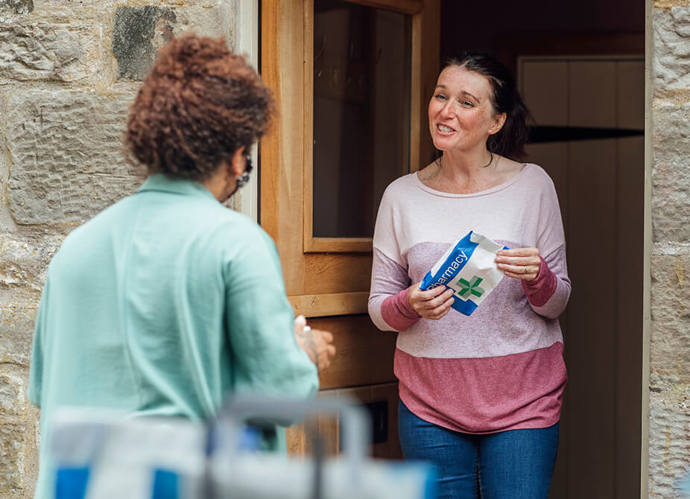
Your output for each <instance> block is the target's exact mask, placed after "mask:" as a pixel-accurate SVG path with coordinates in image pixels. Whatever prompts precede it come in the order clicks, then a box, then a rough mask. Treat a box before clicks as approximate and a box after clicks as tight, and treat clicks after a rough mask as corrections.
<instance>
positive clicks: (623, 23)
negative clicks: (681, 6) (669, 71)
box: [441, 0, 645, 66]
mask: <svg viewBox="0 0 690 499" xmlns="http://www.w3.org/2000/svg"><path fill="white" fill-rule="evenodd" d="M644 29H645V9H644V3H643V2H630V1H628V0H607V1H605V2H602V1H601V0H580V1H578V2H535V1H531V2H515V1H511V0H495V1H493V2H461V1H458V0H442V2H441V61H444V60H446V59H447V58H449V57H453V56H457V55H459V54H461V53H462V52H463V51H464V50H484V51H490V52H494V53H497V54H500V53H501V52H503V51H504V50H505V49H504V47H502V46H501V43H502V41H503V40H504V39H505V38H506V35H519V34H526V33H544V34H546V33H552V34H553V36H554V38H557V37H558V36H560V35H564V34H566V35H569V34H583V33H587V34H588V35H597V34H612V33H640V34H642V36H643V37H644ZM503 62H504V63H506V64H510V65H511V66H512V62H511V61H503Z"/></svg>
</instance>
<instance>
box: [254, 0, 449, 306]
mask: <svg viewBox="0 0 690 499" xmlns="http://www.w3.org/2000/svg"><path fill="white" fill-rule="evenodd" d="M357 3H364V4H367V5H372V6H378V7H381V6H387V7H390V6H391V5H395V6H396V7H395V9H396V10H398V11H402V12H405V13H408V14H411V15H412V50H411V57H412V60H411V64H412V67H413V68H417V69H418V71H413V72H412V73H413V75H414V74H418V75H419V76H418V77H413V78H412V81H411V109H410V122H411V123H410V146H411V147H410V166H411V169H412V170H417V169H418V168H419V167H420V166H421V164H422V163H424V162H425V161H424V158H429V157H430V156H431V153H432V144H431V141H430V139H429V138H428V134H425V133H423V132H422V130H426V107H427V106H426V102H427V99H428V98H429V96H430V95H431V92H432V91H433V87H434V85H435V80H436V76H437V72H438V65H439V51H440V35H439V30H438V26H439V25H440V3H439V0H423V1H422V0H405V1H402V2H398V1H397V0H396V1H392V0H376V1H374V0H371V1H370V0H357ZM420 9H421V10H420ZM312 11H313V0H263V1H262V2H261V20H260V24H261V73H262V78H263V80H264V82H265V83H266V84H267V85H268V86H269V87H270V88H271V89H272V90H273V92H274V97H275V100H276V105H277V109H278V113H277V116H276V118H275V120H274V122H273V125H272V127H271V129H270V131H269V133H267V135H266V136H265V137H264V139H263V140H262V142H261V146H260V151H261V163H262V167H261V186H260V207H261V209H260V224H261V226H262V227H263V228H264V230H266V232H268V234H269V235H270V236H271V237H272V238H273V239H274V240H275V242H276V245H277V248H278V252H279V254H280V257H281V260H282V262H283V273H284V277H285V283H286V289H287V293H288V296H289V297H290V300H291V302H292V304H293V306H294V307H295V309H296V311H297V312H299V313H304V314H305V315H309V316H328V315H343V314H354V313H366V301H367V297H368V282H367V283H363V282H359V281H357V283H356V284H354V285H353V286H349V288H348V286H343V289H336V288H335V287H333V289H330V287H328V286H318V285H317V286H315V285H314V283H313V282H307V281H308V279H307V278H305V276H306V275H307V272H308V271H309V269H308V268H307V266H308V265H310V266H311V268H313V267H314V266H318V267H319V268H324V267H327V266H329V265H332V263H333V262H335V261H336V259H338V258H339V259H340V260H338V262H339V263H338V267H339V268H338V269H337V272H335V273H334V274H333V276H332V277H331V279H333V280H337V279H338V278H342V279H347V278H348V277H350V276H348V275H346V274H347V273H346V272H345V269H346V268H347V267H348V265H349V264H348V263H347V262H348V261H350V262H352V265H353V268H354V267H356V268H357V272H359V273H361V272H363V269H364V268H365V267H366V266H367V265H370V259H371V256H370V251H371V239H370V238H369V239H362V240H359V239H358V240H354V241H347V240H344V239H338V240H336V241H325V242H317V244H315V245H314V244H311V243H310V242H309V238H307V237H305V232H306V231H307V230H310V227H311V222H312V221H311V219H309V220H307V219H308V218H309V217H310V216H311V207H309V209H308V210H307V209H305V205H306V201H305V200H306V199H307V196H308V195H309V194H310V192H311V176H310V175H309V174H310V173H311V172H312V169H311V168H312V138H313V137H312V134H313V131H312V129H311V124H312V99H313V96H312V95H311V88H312V81H311V79H312V71H313V68H312V66H311V64H312V62H311V57H305V54H311V53H312V51H313V41H312V37H313V26H312V17H313V12H312ZM427 34H429V35H427ZM310 197H311V196H310V195H309V198H310ZM309 234H311V233H310V232H309ZM308 252H321V253H320V254H316V255H313V256H314V258H310V259H309V260H308V261H307V258H306V257H305V255H306V254H307V253H308ZM327 253H328V254H327ZM334 253H341V255H340V256H339V255H337V254H334ZM306 256H308V255H306ZM343 262H345V263H343ZM360 280H362V279H360ZM315 288H319V290H316V289H315ZM354 288H356V289H354Z"/></svg>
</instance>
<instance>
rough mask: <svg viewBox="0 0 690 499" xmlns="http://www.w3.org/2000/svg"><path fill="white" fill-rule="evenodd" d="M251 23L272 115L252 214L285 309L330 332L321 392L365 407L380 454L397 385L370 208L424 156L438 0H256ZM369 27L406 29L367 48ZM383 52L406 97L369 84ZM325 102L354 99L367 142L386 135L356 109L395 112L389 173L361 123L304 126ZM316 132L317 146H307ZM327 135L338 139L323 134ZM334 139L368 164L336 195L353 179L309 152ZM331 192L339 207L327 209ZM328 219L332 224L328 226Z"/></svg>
mask: <svg viewBox="0 0 690 499" xmlns="http://www.w3.org/2000/svg"><path fill="white" fill-rule="evenodd" d="M315 2H316V4H315ZM353 6H356V8H357V9H359V10H356V12H354V13H351V14H347V15H350V16H351V17H349V18H348V19H350V20H351V21H352V22H349V24H348V26H347V27H344V26H342V25H341V24H338V23H337V22H336V23H334V24H333V25H331V26H329V27H328V29H327V31H326V33H327V34H328V37H326V36H324V35H320V34H319V33H323V29H321V28H319V26H318V25H317V26H316V29H315V23H316V22H317V21H318V19H315V12H316V13H317V15H320V12H322V11H324V12H325V11H329V9H330V10H334V11H337V10H339V9H340V10H342V11H347V12H350V11H351V10H352V8H353ZM365 8H366V9H374V10H377V12H376V13H374V14H372V13H371V12H363V11H362V10H361V9H365ZM319 9H321V10H319ZM326 14H327V15H326V17H325V19H326V20H325V21H324V22H329V21H328V19H331V17H332V16H331V12H330V11H329V12H326ZM355 17H356V19H355ZM372 19H373V21H372ZM355 20H357V23H359V24H357V23H355ZM260 24H261V73H262V77H263V79H264V81H265V82H266V83H267V84H268V85H269V86H270V87H271V88H272V89H273V91H274V94H275V98H276V101H277V107H278V116H277V119H276V121H275V123H274V125H273V127H272V129H271V130H270V132H269V133H268V134H267V136H266V137H265V138H264V139H263V140H262V143H261V147H260V155H261V159H260V186H259V190H260V206H259V221H260V224H261V226H262V227H263V228H264V229H265V230H266V231H267V232H268V233H269V234H270V235H271V236H272V237H273V239H274V240H275V241H276V245H277V247H278V251H279V253H280V257H281V261H282V265H283V274H284V278H285V283H286V288H287V293H288V296H289V299H290V302H291V303H292V305H293V307H294V309H295V312H296V313H297V314H304V315H305V316H306V317H307V318H308V320H309V323H310V324H311V325H312V326H313V327H316V328H320V329H326V330H329V331H332V332H333V334H334V336H335V345H336V347H337V349H338V355H337V356H336V358H335V360H334V362H333V364H332V366H331V368H330V369H329V370H328V371H327V372H326V373H324V374H323V375H322V376H321V389H322V395H323V396H339V394H340V393H344V391H346V392H347V393H348V394H349V395H352V396H355V397H357V398H359V399H360V400H362V401H363V402H364V403H367V404H369V405H368V407H369V408H370V409H372V413H373V414H374V415H375V416H376V418H377V420H378V422H379V423H380V424H381V425H382V428H383V431H384V432H385V433H386V434H387V437H386V439H385V441H381V438H379V441H378V443H377V444H376V445H375V446H374V450H375V453H376V454H378V455H385V456H389V457H390V456H395V455H399V448H398V444H397V435H396V433H397V432H396V428H395V424H396V423H395V422H396V420H397V418H396V417H395V415H396V414H397V386H396V384H395V377H394V375H393V369H392V360H393V350H394V348H395V334H392V333H381V332H379V331H378V330H376V328H375V327H374V325H373V324H372V323H371V321H370V320H369V318H368V316H367V297H368V293H369V285H370V273H371V236H372V235H373V232H372V228H373V220H372V216H373V215H372V212H373V213H374V214H375V208H376V206H375V204H377V203H378V199H377V196H378V197H380V194H381V193H382V189H383V187H385V185H383V184H384V183H385V180H386V178H390V177H391V176H393V178H394V177H395V176H399V175H402V174H404V173H406V172H409V171H410V170H416V169H418V168H419V167H420V165H421V164H423V163H425V162H426V160H427V159H428V158H429V157H430V156H431V144H430V141H429V139H428V134H427V133H426V103H427V102H428V98H429V97H430V95H431V92H432V91H433V86H434V84H435V78H436V74H437V71H438V59H439V34H438V33H439V30H438V26H439V2H438V0H402V1H396V0H361V1H349V2H345V1H339V0H263V1H262V3H261V21H260ZM372 25H376V27H377V28H378V27H379V26H383V29H389V30H392V29H396V28H395V26H396V25H399V26H402V28H400V29H401V30H402V32H403V34H402V35H396V37H397V38H396V37H393V39H394V40H400V39H401V38H400V36H405V30H407V29H409V32H408V33H409V40H408V42H406V43H400V45H401V46H400V47H397V48H396V47H395V46H393V45H391V43H394V42H391V41H390V39H391V37H380V36H379V37H378V38H376V37H374V39H376V40H383V39H385V40H388V41H386V42H384V41H379V42H376V44H375V46H374V49H372V50H369V49H367V48H366V46H365V45H362V44H360V42H358V41H357V40H358V39H357V38H356V37H357V36H364V37H369V38H368V39H372V36H371V33H372V29H373V28H372ZM319 29H321V31H319ZM343 31H347V32H348V33H349V34H350V35H352V36H353V37H355V38H354V41H348V42H347V44H346V45H345V49H346V55H345V58H346V59H347V60H346V61H338V60H337V58H333V57H332V56H330V57H331V62H330V63H328V64H326V63H324V62H323V60H322V57H323V55H324V54H325V53H329V51H330V50H332V49H333V47H334V46H337V45H343V42H342V40H341V39H340V38H338V37H337V35H338V33H340V32H343ZM315 32H316V36H315ZM396 33H397V32H396ZM315 47H316V49H317V51H316V53H315ZM387 53H388V54H391V55H390V56H389V58H391V59H393V60H395V61H397V63H396V64H398V66H396V68H397V69H396V71H400V70H401V68H402V67H403V66H401V65H404V64H407V66H406V67H408V68H409V81H408V88H407V90H406V93H404V92H403V93H398V94H396V93H395V92H398V90H397V89H393V88H391V87H387V88H379V87H380V86H381V85H378V86H377V82H379V81H387V80H385V76H386V75H385V74H381V73H382V71H381V70H377V69H376V68H377V67H378V66H377V64H378V63H379V62H380V60H381V58H382V57H384V56H385V55H386V54H387ZM400 53H408V54H409V56H407V57H409V60H406V58H405V57H402V58H401V57H400ZM315 63H316V67H317V68H318V69H317V71H315V69H314V68H315ZM366 68H374V69H373V71H374V76H373V77H367V76H366V74H365V70H366ZM376 71H378V73H377V72H376ZM324 75H326V76H324ZM352 75H355V76H352ZM357 75H360V76H361V78H364V80H361V78H360V76H357ZM362 75H363V76H362ZM324 78H326V79H325V80H324ZM367 78H369V79H367ZM362 81H364V83H362ZM315 82H316V83H315ZM385 85H389V83H386V84H385ZM387 89H388V90H390V91H392V92H393V94H394V95H398V96H400V97H399V98H398V101H399V102H398V104H397V105H392V103H391V100H390V92H386V90H387ZM315 92H316V94H319V93H320V94H321V95H326V98H329V99H331V101H332V102H331V101H329V102H330V104H329V102H325V101H324V100H323V99H322V100H319V99H318V98H315ZM376 92H379V93H376ZM372 95H374V97H372ZM336 101H337V102H340V103H342V102H343V101H346V102H354V103H355V104H357V103H359V104H357V105H358V106H359V107H358V108H357V109H358V111H356V112H357V113H359V114H357V115H356V117H355V118H354V119H355V120H359V121H358V123H360V125H361V126H362V127H368V128H367V129H368V130H371V133H372V134H373V135H374V136H375V137H376V140H374V139H372V140H371V141H370V142H375V143H377V144H378V143H379V142H386V141H388V139H386V138H385V133H386V131H385V129H384V128H383V127H380V126H378V125H376V124H375V123H372V120H374V118H371V119H369V118H368V117H367V115H366V113H367V112H372V113H374V112H377V111H383V112H387V111H391V112H393V111H396V109H395V108H399V109H400V110H402V113H403V114H402V118H401V119H404V122H405V127H404V130H403V138H404V140H403V141H402V142H401V139H400V138H397V139H391V140H393V143H394V145H395V150H396V151H397V153H399V154H396V155H395V158H396V159H395V161H393V163H394V166H393V168H394V171H391V170H390V169H389V170H387V171H384V169H383V168H384V164H385V163H386V162H385V161H384V158H381V157H378V156H377V154H378V155H379V156H380V153H377V152H376V151H377V149H376V148H373V149H369V148H368V144H367V143H366V142H367V135H366V134H363V133H360V132H361V130H358V129H355V128H353V127H352V126H350V127H349V128H348V127H341V128H343V129H342V130H339V133H338V134H333V133H331V132H332V130H331V129H330V128H327V127H321V128H317V129H316V130H315V117H316V121H318V120H320V119H321V117H323V116H324V115H325V118H326V119H327V118H328V113H324V112H323V109H322V108H320V107H319V106H329V105H331V104H333V102H336ZM337 102H336V103H337ZM378 108H382V109H378ZM342 112H343V111H342V106H340V107H338V108H334V111H333V113H334V114H335V113H341V114H342ZM345 112H350V111H347V110H346V111H345ZM372 116H373V115H372ZM397 121H398V122H399V121H400V120H397ZM324 128H325V130H324ZM322 132H323V133H322ZM329 133H330V135H329ZM319 134H320V135H319ZM317 135H318V136H319V138H318V141H320V142H317V144H316V146H315V141H317ZM334 135H338V136H337V137H336V138H335V139H334V138H333V137H334ZM353 137H355V138H358V139H357V140H359V142H358V143H357V144H356V145H355V146H353V145H352V144H350V143H349V142H348V140H350V139H351V138H353ZM336 139H338V142H337V143H336V144H335V145H334V146H333V147H338V148H340V149H339V150H342V151H343V153H342V154H343V155H345V156H344V157H346V158H347V159H348V160H361V161H364V162H366V164H367V165H368V170H370V171H371V174H370V175H367V170H366V169H365V171H364V173H362V171H361V170H362V169H361V168H360V171H359V173H357V175H360V177H361V178H359V180H358V182H359V183H356V182H355V183H354V184H355V185H349V191H347V192H341V191H342V190H343V189H345V188H346V187H348V184H352V183H353V182H352V181H351V180H352V179H351V178H349V177H348V175H347V174H344V175H343V174H341V177H340V178H338V179H337V180H336V179H335V178H334V175H338V172H337V171H333V169H332V164H331V161H329V160H328V158H330V157H331V156H329V155H328V154H329V153H330V151H329V148H328V147H327V148H326V149H325V151H324V148H323V147H322V148H321V149H319V150H317V147H318V146H320V145H321V144H322V143H323V142H326V143H327V144H330V143H331V142H334V141H335V140H336ZM348 148H349V149H348ZM360 148H361V149H362V150H366V151H369V152H368V153H366V156H367V157H363V158H358V157H357V155H356V154H355V152H356V150H358V149H360ZM353 151H354V152H353ZM372 151H373V152H372ZM315 158H317V160H315ZM324 158H326V159H324ZM346 172H347V171H346ZM384 173H385V174H384ZM386 176H387V177H386ZM315 179H316V180H315ZM390 180H392V178H390ZM315 182H316V184H315ZM315 185H316V186H317V187H318V188H316V187H315ZM382 186H383V187H382ZM333 188H335V189H336V190H335V191H333V193H332V194H327V195H325V196H324V195H323V192H324V190H327V189H333ZM337 189H340V191H339V190H337ZM328 192H331V191H328ZM335 197H338V199H339V200H340V201H339V203H340V204H335V205H333V204H330V205H329V204H328V203H329V202H330V201H332V199H331V198H335ZM315 200H316V201H315ZM319 203H320V204H319ZM324 206H326V207H325V208H324ZM361 206H366V207H368V208H367V209H366V210H361V209H360V210H359V211H358V213H360V212H361V213H362V214H363V215H362V217H361V218H362V220H363V222H362V223H361V224H360V225H358V226H355V227H354V228H352V227H350V225H351V224H350V222H351V220H350V219H349V218H348V216H347V215H348V212H347V210H348V209H350V208H349V207H351V208H352V212H353V213H354V212H355V211H356V210H355V208H360V207H361ZM329 210H330V211H329ZM324 214H326V215H324ZM333 220H337V221H338V223H335V224H331V223H330V222H331V221H333ZM338 231H341V232H342V234H340V233H339V232H338ZM334 424H335V426H333V424H331V426H330V430H327V432H330V434H331V436H332V438H331V443H330V445H331V447H333V448H335V449H336V450H337V447H338V445H337V434H338V432H337V428H336V429H334V428H335V427H336V426H337V422H335V423H334ZM380 430H381V429H380ZM379 433H380V431H379ZM288 444H289V447H290V449H291V451H292V452H296V453H302V452H304V451H305V448H306V447H305V446H306V443H305V438H304V434H303V432H302V431H301V430H300V429H296V430H293V431H291V432H289V437H288Z"/></svg>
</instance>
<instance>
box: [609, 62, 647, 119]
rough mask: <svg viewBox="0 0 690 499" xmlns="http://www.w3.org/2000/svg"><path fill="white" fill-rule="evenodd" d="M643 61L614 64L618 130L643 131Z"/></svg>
mask: <svg viewBox="0 0 690 499" xmlns="http://www.w3.org/2000/svg"><path fill="white" fill-rule="evenodd" d="M644 81H645V80H644V61H621V62H617V63H616V82H617V92H616V100H617V110H616V125H617V126H618V128H629V129H634V130H642V129H644Z"/></svg>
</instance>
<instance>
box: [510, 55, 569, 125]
mask: <svg viewBox="0 0 690 499" xmlns="http://www.w3.org/2000/svg"><path fill="white" fill-rule="evenodd" d="M520 83H521V86H522V96H523V98H524V100H525V103H526V104H527V107H528V108H529V110H530V112H531V113H532V117H534V120H535V121H536V123H537V125H539V126H567V125H568V63H567V62H562V61H523V64H522V67H521V75H520Z"/></svg>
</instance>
